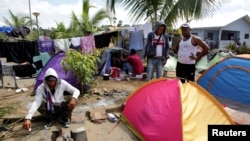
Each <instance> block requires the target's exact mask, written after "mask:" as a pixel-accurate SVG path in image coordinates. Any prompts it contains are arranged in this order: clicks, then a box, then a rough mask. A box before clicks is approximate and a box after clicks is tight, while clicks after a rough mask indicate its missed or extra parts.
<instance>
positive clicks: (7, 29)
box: [0, 26, 13, 33]
mask: <svg viewBox="0 0 250 141" xmlns="http://www.w3.org/2000/svg"><path fill="white" fill-rule="evenodd" d="M12 30H13V28H12V27H8V26H2V27H0V32H5V33H11V32H12Z"/></svg>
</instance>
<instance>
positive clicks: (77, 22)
mask: <svg viewBox="0 0 250 141" xmlns="http://www.w3.org/2000/svg"><path fill="white" fill-rule="evenodd" d="M90 8H95V7H94V6H93V5H91V4H90V2H89V0H83V4H82V13H81V17H80V18H78V17H77V16H76V14H75V13H74V12H73V11H72V16H71V28H73V29H74V30H76V31H78V32H79V31H80V32H81V33H84V31H86V30H90V31H92V32H95V31H97V25H98V24H99V23H101V21H102V20H104V19H105V18H108V19H110V15H109V14H108V13H107V12H106V10H104V9H101V10H99V11H97V13H95V14H94V15H93V17H90V13H89V11H90ZM82 35H83V34H82Z"/></svg>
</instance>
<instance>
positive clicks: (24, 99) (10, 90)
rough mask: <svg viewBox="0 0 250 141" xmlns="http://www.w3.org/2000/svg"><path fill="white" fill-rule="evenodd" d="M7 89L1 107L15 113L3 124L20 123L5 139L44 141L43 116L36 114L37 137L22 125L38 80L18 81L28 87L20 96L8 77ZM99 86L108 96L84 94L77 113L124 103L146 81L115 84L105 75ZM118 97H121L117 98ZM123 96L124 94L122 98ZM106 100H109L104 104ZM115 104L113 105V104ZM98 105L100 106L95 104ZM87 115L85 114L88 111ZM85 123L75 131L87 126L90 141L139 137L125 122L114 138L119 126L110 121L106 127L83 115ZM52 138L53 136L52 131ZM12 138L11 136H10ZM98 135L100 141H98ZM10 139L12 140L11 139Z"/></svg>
mask: <svg viewBox="0 0 250 141" xmlns="http://www.w3.org/2000/svg"><path fill="white" fill-rule="evenodd" d="M4 82H5V84H4V86H5V88H4V89H3V88H1V89H0V93H1V95H0V102H1V107H9V108H10V109H12V110H11V112H10V113H7V114H5V115H4V116H3V117H2V118H1V120H2V122H3V121H5V122H6V121H11V124H12V123H13V122H16V123H15V124H14V125H11V126H12V127H9V126H8V128H11V130H12V132H11V133H10V132H9V134H8V135H5V138H2V139H4V140H11V139H12V140H13V139H14V140H24V139H25V140H27V141H28V140H42V139H43V131H42V130H41V129H42V128H43V123H42V122H41V120H40V121H39V116H40V114H39V113H38V112H37V113H36V114H35V115H34V119H35V120H34V121H33V126H34V129H33V130H34V132H35V130H36V131H37V133H32V134H34V135H30V133H27V131H24V130H23V129H22V122H23V118H24V117H25V115H26V113H27V110H28V107H29V106H30V104H31V102H32V101H33V99H34V96H30V94H31V92H32V91H33V87H34V84H35V83H34V82H35V78H31V79H22V80H17V84H18V87H19V88H24V87H25V88H28V91H21V92H19V93H16V89H14V86H15V85H14V83H13V79H12V78H5V81H4ZM96 82H97V83H96V85H95V86H94V88H96V89H99V90H106V91H107V95H104V94H101V95H99V94H87V95H81V96H80V97H79V102H78V107H80V108H78V109H77V108H76V112H79V109H80V112H83V110H81V107H82V106H92V108H94V107H96V106H102V104H111V105H112V104H122V103H123V102H124V100H125V98H126V97H127V96H128V95H129V94H130V93H131V92H133V91H134V90H136V89H137V88H138V87H139V86H140V85H143V84H145V82H144V81H142V80H141V79H136V80H131V81H125V80H122V81H115V80H112V79H110V80H108V81H104V80H103V78H102V77H101V76H99V77H97V81H96ZM117 94H118V95H117ZM119 94H120V95H119ZM104 100H105V101H104ZM110 101H112V102H113V103H109V102H110ZM98 103H100V105H97V104H98ZM95 104H96V105H95ZM84 112H85V111H84ZM81 118H83V120H82V121H84V123H83V122H80V123H78V124H72V126H71V127H72V128H71V129H73V128H78V127H83V126H84V127H85V128H86V131H87V136H88V139H89V140H96V141H98V140H99V141H104V140H127V141H136V140H137V138H136V137H135V136H134V135H133V134H132V132H130V131H129V129H128V128H127V127H126V125H124V123H122V122H121V123H119V125H118V126H117V127H116V129H115V130H114V131H113V133H112V135H111V134H109V133H108V131H109V130H111V129H112V128H113V126H114V125H115V123H111V122H109V121H105V122H104V123H102V124H94V123H92V122H91V121H89V120H88V118H87V117H84V116H82V117H81ZM58 126H59V125H56V126H55V127H53V128H52V129H51V130H56V129H57V127H58ZM69 130H70V129H66V131H65V132H68V133H69V132H70V131H69ZM49 132H50V133H48V134H49V136H50V135H51V131H49ZM8 136H9V137H8ZM97 136H98V138H97ZM99 136H102V137H99ZM7 137H8V138H7Z"/></svg>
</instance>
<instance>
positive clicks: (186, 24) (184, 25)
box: [181, 23, 190, 28]
mask: <svg viewBox="0 0 250 141" xmlns="http://www.w3.org/2000/svg"><path fill="white" fill-rule="evenodd" d="M182 27H188V28H190V25H189V24H188V23H184V24H182V25H181V28H182Z"/></svg>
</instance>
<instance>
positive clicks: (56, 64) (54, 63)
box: [34, 51, 80, 91]
mask: <svg viewBox="0 0 250 141" xmlns="http://www.w3.org/2000/svg"><path fill="white" fill-rule="evenodd" d="M65 55H66V53H65V52H62V51H60V52H58V53H56V54H55V55H54V56H52V57H51V58H50V59H49V61H48V62H47V63H46V65H45V66H44V67H43V69H42V70H41V72H40V73H39V74H38V76H37V78H36V84H35V86H34V91H35V90H36V89H37V87H38V86H39V85H40V84H41V83H42V82H43V79H44V75H45V72H46V70H47V69H48V68H53V69H55V71H56V72H57V75H58V77H59V78H60V79H64V80H65V81H67V82H69V83H70V84H71V85H73V86H75V87H77V88H80V85H79V84H78V81H77V78H76V77H75V76H74V74H73V73H72V71H68V72H67V73H65V71H64V69H63V66H62V64H61V61H62V59H63V58H64V57H65Z"/></svg>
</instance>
